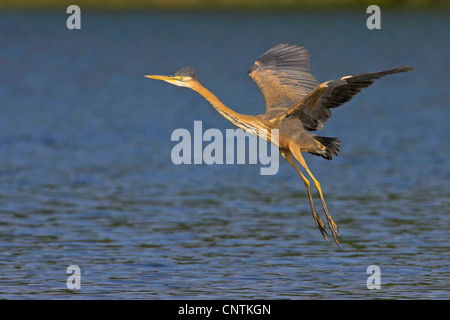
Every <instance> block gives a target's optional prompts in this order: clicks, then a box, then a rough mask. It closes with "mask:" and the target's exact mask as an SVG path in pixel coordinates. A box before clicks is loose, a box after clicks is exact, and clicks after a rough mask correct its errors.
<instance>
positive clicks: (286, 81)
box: [248, 44, 319, 111]
mask: <svg viewBox="0 0 450 320" xmlns="http://www.w3.org/2000/svg"><path fill="white" fill-rule="evenodd" d="M248 74H249V75H250V77H251V78H252V79H253V81H254V82H255V83H256V84H257V85H258V87H259V88H260V89H261V92H262V93H263V95H264V99H265V100H266V111H269V110H270V109H272V108H279V107H284V108H286V109H287V108H290V107H292V106H293V105H294V104H295V103H297V102H298V101H300V100H301V99H302V98H304V97H305V96H306V95H307V94H308V93H310V92H311V91H312V90H313V89H314V88H315V87H316V86H318V85H319V82H318V81H317V79H316V78H315V77H314V76H313V75H312V74H311V73H310V67H309V52H308V50H306V49H305V48H303V47H299V46H296V45H289V44H279V45H277V46H275V47H273V48H272V49H270V50H268V51H267V52H266V53H264V54H263V55H262V56H261V57H259V58H258V60H256V62H255V64H254V65H253V66H252V67H251V68H250V69H249V71H248Z"/></svg>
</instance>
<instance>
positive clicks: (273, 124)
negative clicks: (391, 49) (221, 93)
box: [147, 44, 413, 244]
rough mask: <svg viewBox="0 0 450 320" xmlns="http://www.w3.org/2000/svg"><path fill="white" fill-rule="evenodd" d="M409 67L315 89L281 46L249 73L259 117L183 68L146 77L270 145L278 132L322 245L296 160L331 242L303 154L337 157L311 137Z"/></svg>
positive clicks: (297, 54)
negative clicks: (189, 93) (184, 90)
mask: <svg viewBox="0 0 450 320" xmlns="http://www.w3.org/2000/svg"><path fill="white" fill-rule="evenodd" d="M412 70H413V69H412V68H411V67H407V66H406V67H398V68H394V69H389V70H384V71H380V72H372V73H363V74H358V75H352V76H345V77H341V78H340V79H337V80H331V81H327V82H324V83H322V84H320V83H319V82H318V81H317V79H316V78H315V77H314V76H313V75H312V74H311V73H310V68H309V53H308V51H307V50H306V49H304V48H303V47H299V46H295V45H288V44H280V45H278V46H275V47H273V48H272V49H270V50H268V51H267V52H266V53H264V54H263V55H262V56H261V57H259V58H258V60H256V62H255V63H254V65H253V66H252V67H251V68H250V69H249V71H248V74H249V75H250V77H251V78H252V79H253V80H254V81H255V83H256V84H257V85H258V86H259V88H260V89H261V92H262V93H263V95H264V98H265V101H266V112H264V113H262V114H260V115H256V116H253V115H245V114H240V113H238V112H236V111H234V110H232V109H230V108H228V107H227V106H225V105H224V104H223V103H222V102H221V101H220V100H219V99H218V98H217V97H216V96H215V95H214V94H212V93H211V92H210V91H209V90H208V89H206V88H205V87H203V85H201V84H200V82H199V81H198V80H197V78H196V77H195V74H194V70H193V69H192V68H183V69H181V70H180V71H178V72H177V73H175V75H174V76H147V77H148V78H153V79H159V80H164V81H167V82H169V83H172V84H175V85H177V86H183V87H188V88H190V89H192V90H194V91H196V92H198V93H199V94H200V95H202V96H203V97H204V98H205V99H206V100H207V101H208V102H210V103H211V105H212V106H213V107H214V108H215V109H216V110H217V111H218V112H219V114H221V115H222V116H223V117H224V118H226V119H227V120H229V121H230V122H231V123H232V124H234V125H236V126H237V127H239V128H241V129H243V130H245V131H247V132H250V133H253V134H256V135H258V136H259V137H260V138H263V139H266V140H267V141H269V142H272V143H275V142H274V141H272V139H271V135H270V132H271V130H273V129H278V142H277V146H278V147H279V150H280V153H281V155H282V156H283V157H284V158H285V159H286V161H287V162H288V163H289V164H291V165H292V166H293V167H294V169H295V170H296V171H297V172H298V174H299V175H300V177H301V178H302V180H303V182H304V184H305V186H306V189H307V194H308V199H309V202H310V206H311V212H312V215H313V218H314V220H315V222H316V225H317V227H318V228H319V230H320V231H321V233H322V235H323V236H324V237H325V239H327V231H326V229H325V224H324V223H323V221H322V219H321V218H320V217H319V215H318V214H317V212H316V210H315V208H314V203H313V199H312V196H311V190H310V183H309V181H308V179H307V178H306V177H305V176H304V174H303V173H302V172H301V171H300V170H299V169H298V167H297V165H296V164H295V161H294V159H295V160H297V161H298V163H300V165H301V166H302V167H303V169H304V170H305V171H306V172H307V173H308V175H309V176H310V177H311V179H312V180H313V182H314V186H315V187H316V189H317V191H318V194H319V197H320V200H321V204H322V208H323V210H324V212H325V216H326V218H327V222H328V226H329V228H330V230H331V233H332V235H333V238H334V240H335V242H336V243H337V244H338V238H339V232H338V228H337V225H336V224H335V223H334V221H333V219H332V218H331V216H330V214H329V212H328V208H327V206H326V204H325V200H324V198H323V194H322V190H321V187H320V184H319V182H318V181H317V180H316V179H315V178H314V176H313V175H312V173H311V171H310V170H309V168H308V166H307V165H306V163H305V160H304V159H303V156H302V152H309V153H311V154H314V155H317V156H321V157H323V158H325V159H328V160H331V159H332V156H336V155H337V154H338V152H339V149H340V145H339V142H340V141H339V139H338V138H329V137H321V136H318V135H315V134H312V133H310V132H311V131H316V130H320V129H322V127H323V123H324V122H326V121H327V119H328V118H329V117H330V116H331V110H330V109H331V108H336V107H339V106H341V105H342V104H344V103H345V102H347V101H349V100H351V99H352V98H353V96H354V95H356V94H357V93H358V92H360V91H361V90H362V89H364V88H367V87H368V86H370V85H372V84H373V83H374V82H375V80H376V79H379V78H381V77H383V76H385V75H388V74H395V73H400V72H407V71H412Z"/></svg>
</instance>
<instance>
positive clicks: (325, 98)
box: [281, 66, 414, 131]
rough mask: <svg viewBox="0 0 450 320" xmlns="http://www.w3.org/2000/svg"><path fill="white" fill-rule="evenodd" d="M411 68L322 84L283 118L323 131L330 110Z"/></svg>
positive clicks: (346, 77) (348, 77)
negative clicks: (380, 80) (291, 118)
mask: <svg viewBox="0 0 450 320" xmlns="http://www.w3.org/2000/svg"><path fill="white" fill-rule="evenodd" d="M413 70H414V69H413V68H411V67H409V66H404V67H398V68H394V69H390V70H384V71H379V72H371V73H362V74H357V75H353V76H345V77H342V78H340V79H337V80H331V81H327V82H324V83H322V84H321V85H319V86H318V87H316V88H315V89H314V90H313V91H311V92H310V93H309V94H308V95H307V96H305V97H304V98H303V99H302V100H301V101H299V102H298V103H297V104H296V105H295V106H293V107H292V108H290V109H289V110H287V111H286V112H285V114H284V115H283V116H281V118H282V119H283V118H288V117H298V118H299V119H300V121H301V122H302V125H303V127H304V128H305V129H306V130H309V131H315V130H319V129H322V127H323V123H324V122H326V121H327V120H328V118H329V117H330V116H331V110H330V108H337V107H339V106H341V105H343V104H344V103H346V102H347V101H350V100H351V99H352V98H353V97H354V96H355V95H356V94H357V93H358V92H360V91H361V90H362V89H364V88H367V87H369V86H370V85H372V84H373V83H374V82H375V80H377V79H379V78H381V77H384V76H386V75H389V74H395V73H400V72H408V71H413Z"/></svg>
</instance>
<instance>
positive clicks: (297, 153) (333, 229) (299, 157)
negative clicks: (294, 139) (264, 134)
mask: <svg viewBox="0 0 450 320" xmlns="http://www.w3.org/2000/svg"><path fill="white" fill-rule="evenodd" d="M293 154H294V157H295V159H297V161H298V162H299V163H300V165H301V166H302V167H303V168H304V169H305V170H306V172H308V174H309V176H310V177H311V179H313V181H314V185H315V187H316V189H317V192H318V193H319V197H320V201H321V202H322V207H323V211H324V212H325V215H326V217H327V221H328V226H329V227H330V229H331V232H332V234H333V238H334V241H335V242H336V244H338V245H339V241H338V237H340V235H339V228H338V226H337V225H336V223H334V221H333V219H332V218H331V215H330V213H329V212H328V208H327V205H326V204H325V199H324V198H323V194H322V189H321V188H320V183H319V181H317V180H316V178H314V176H313V174H312V173H311V171H310V170H309V168H308V166H307V165H306V162H305V159H303V156H302V153H301V152H300V150H298V151H296V150H294V151H293Z"/></svg>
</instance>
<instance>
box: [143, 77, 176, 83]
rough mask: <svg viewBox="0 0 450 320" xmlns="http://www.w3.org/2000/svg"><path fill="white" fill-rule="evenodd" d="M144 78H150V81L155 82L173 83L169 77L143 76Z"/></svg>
mask: <svg viewBox="0 0 450 320" xmlns="http://www.w3.org/2000/svg"><path fill="white" fill-rule="evenodd" d="M145 77H146V78H150V79H156V80H164V81H168V82H172V81H175V80H174V79H173V78H172V77H170V76H145Z"/></svg>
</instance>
